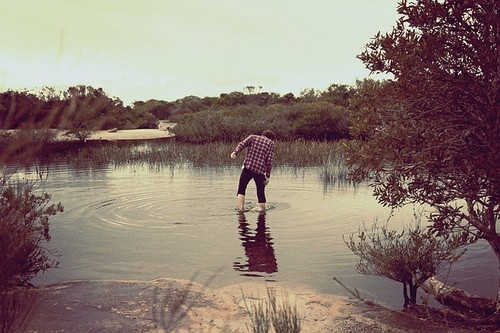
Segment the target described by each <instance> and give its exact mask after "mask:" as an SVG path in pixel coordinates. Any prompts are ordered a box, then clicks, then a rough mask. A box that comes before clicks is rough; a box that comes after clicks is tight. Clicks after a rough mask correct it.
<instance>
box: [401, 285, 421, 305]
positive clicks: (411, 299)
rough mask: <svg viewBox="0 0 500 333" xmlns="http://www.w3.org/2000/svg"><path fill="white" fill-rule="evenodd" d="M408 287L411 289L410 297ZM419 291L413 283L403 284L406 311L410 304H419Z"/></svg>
mask: <svg viewBox="0 0 500 333" xmlns="http://www.w3.org/2000/svg"><path fill="white" fill-rule="evenodd" d="M408 286H409V287H410V296H408ZM417 289H418V286H417V285H415V284H413V282H411V281H409V282H403V297H404V299H405V303H404V305H403V307H404V308H405V309H406V308H408V306H409V305H410V304H417Z"/></svg>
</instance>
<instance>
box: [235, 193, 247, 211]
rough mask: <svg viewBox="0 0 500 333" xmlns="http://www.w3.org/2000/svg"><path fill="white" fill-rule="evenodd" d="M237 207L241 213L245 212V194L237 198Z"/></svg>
mask: <svg viewBox="0 0 500 333" xmlns="http://www.w3.org/2000/svg"><path fill="white" fill-rule="evenodd" d="M236 206H237V207H238V209H239V211H240V212H242V211H244V210H245V196H244V195H243V194H238V196H237V197H236Z"/></svg>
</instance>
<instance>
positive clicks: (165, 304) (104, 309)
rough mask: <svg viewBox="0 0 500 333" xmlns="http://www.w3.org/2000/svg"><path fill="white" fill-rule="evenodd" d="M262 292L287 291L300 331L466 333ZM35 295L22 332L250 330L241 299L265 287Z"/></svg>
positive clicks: (166, 286) (252, 298) (62, 289)
mask: <svg viewBox="0 0 500 333" xmlns="http://www.w3.org/2000/svg"><path fill="white" fill-rule="evenodd" d="M267 287H272V288H274V289H275V290H276V293H277V299H278V302H279V300H280V299H283V298H281V297H282V294H283V291H284V290H286V298H285V299H287V300H288V301H289V302H290V304H292V305H296V306H297V311H298V313H299V315H300V316H301V318H302V327H303V329H302V331H301V332H304V333H312V332H319V333H321V332H341V333H342V332H356V333H368V332H370V333H382V332H391V333H400V332H470V330H460V329H447V328H446V327H445V326H444V325H437V324H436V323H431V322H430V321H427V320H423V319H418V318H416V317H414V316H411V315H409V314H406V313H403V312H399V311H392V310H388V309H386V308H383V307H380V306H377V305H373V304H366V303H362V302H359V301H355V300H351V299H348V298H346V297H342V296H335V295H322V294H317V293H315V292H314V291H312V290H309V289H307V288H305V287H297V286H293V287H292V286H287V285H283V284H272V285H267ZM186 291H187V292H186ZM36 293H37V298H36V303H35V306H34V309H33V311H32V313H31V319H30V322H29V324H28V327H27V332H40V333H43V332H149V333H156V332H251V331H250V330H249V329H247V325H250V319H249V317H248V315H247V313H246V310H245V304H244V297H243V295H245V299H246V301H247V302H256V301H258V300H259V299H266V298H267V292H266V285H265V284H264V283H245V284H238V285H231V286H227V287H224V288H220V289H209V288H204V287H203V286H201V285H198V284H191V283H190V281H184V280H173V279H159V280H155V281H149V282H144V281H75V282H68V283H62V284H57V285H50V286H44V287H41V288H38V289H37V291H36ZM176 306H178V307H179V310H176V311H174V310H172V311H169V309H173V308H175V307H176ZM249 327H250V326H249ZM271 332H272V330H271ZM483 332H484V331H483Z"/></svg>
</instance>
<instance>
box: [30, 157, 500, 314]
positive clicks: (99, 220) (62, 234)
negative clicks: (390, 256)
mask: <svg viewBox="0 0 500 333" xmlns="http://www.w3.org/2000/svg"><path fill="white" fill-rule="evenodd" d="M239 173H240V169H239V168H238V167H236V166H234V167H227V168H208V167H207V168H194V167H190V166H186V165H175V166H172V167H164V168H150V167H148V166H147V165H128V166H125V167H106V168H102V169H84V170H77V169H74V168H70V167H67V166H52V167H50V171H49V176H48V181H47V182H46V184H45V191H46V192H48V193H50V194H51V195H52V201H54V202H59V201H61V202H62V203H63V205H64V207H65V211H64V213H62V214H59V215H57V216H54V217H52V218H51V235H52V240H51V242H50V244H49V247H50V248H51V249H56V250H57V253H58V254H59V255H60V258H59V259H60V261H61V264H60V267H59V268H57V269H52V270H49V271H47V272H46V273H45V274H40V275H39V276H38V277H36V278H35V279H34V281H33V282H34V283H35V284H50V283H58V282H63V281H68V280H80V279H97V280H108V279H119V280H125V279H137V280H153V279H156V278H163V277H167V278H182V279H195V281H196V282H198V283H201V284H204V283H208V281H209V280H210V278H211V277H212V276H214V279H213V280H211V281H210V284H209V287H211V288H217V287H220V286H224V285H228V284H234V283H240V282H246V281H255V280H260V281H264V280H265V281H269V283H272V281H280V282H287V283H291V284H305V285H308V286H310V287H313V288H314V289H316V290H317V291H318V292H322V293H331V294H343V295H348V293H347V291H346V290H345V289H344V288H343V287H341V286H340V285H339V284H337V283H336V282H335V281H333V280H332V277H333V276H335V277H337V278H338V279H339V280H340V281H341V282H343V283H344V284H345V285H347V286H348V287H350V288H352V289H354V288H356V289H358V290H359V291H360V293H361V295H362V296H363V297H364V298H367V299H374V300H376V301H378V302H380V303H383V304H386V305H387V306H389V307H391V308H395V309H400V308H401V307H402V301H403V299H402V292H401V290H402V286H401V284H400V283H397V282H394V281H391V280H388V279H385V278H380V277H372V276H363V275H361V274H359V273H357V272H356V269H355V262H356V259H357V257H356V256H354V255H353V254H352V253H351V252H350V251H349V249H348V248H347V247H346V246H345V244H344V242H343V236H347V235H349V234H350V233H353V232H356V231H357V229H358V227H359V226H360V225H362V224H363V223H365V224H366V225H367V226H371V224H372V222H373V221H374V220H375V219H377V218H378V220H379V221H381V222H383V221H385V220H386V219H387V217H388V216H389V213H390V211H389V209H388V208H384V207H382V206H380V205H379V204H378V203H377V202H376V200H375V198H374V197H373V196H372V192H371V189H370V188H369V187H368V186H366V185H361V186H356V187H354V186H352V185H351V184H346V183H334V184H329V185H328V186H327V185H326V184H325V183H324V182H323V181H322V179H321V177H320V171H319V170H318V169H317V168H303V169H293V168H278V169H276V170H274V171H273V176H272V179H271V183H270V185H269V187H268V189H267V197H268V206H269V209H268V210H267V212H266V214H261V213H258V212H255V211H252V210H250V211H248V212H246V213H244V214H239V213H238V212H237V211H236V210H235V209H234V207H235V191H236V184H237V181H238V177H239ZM247 202H248V207H249V208H251V207H253V205H255V204H256V195H255V187H254V185H253V183H250V185H249V187H248V192H247ZM412 215H413V209H412V208H408V209H405V210H402V211H399V212H397V213H396V214H395V215H394V217H393V218H391V220H390V225H394V227H395V228H400V227H401V225H402V224H403V223H408V222H409V221H410V220H411V219H412ZM195 275H196V276H195ZM497 278H498V263H497V260H496V258H495V256H494V255H493V252H492V251H491V249H490V248H489V245H487V244H486V243H481V242H480V243H478V244H475V245H474V246H473V247H471V248H470V249H469V251H468V252H467V254H466V255H465V256H463V257H462V258H461V259H460V261H459V262H458V263H456V264H454V266H453V269H452V272H451V275H450V276H449V279H448V284H451V285H456V286H458V287H461V288H464V289H466V290H468V291H470V292H474V293H477V294H480V295H483V296H489V297H494V296H495V294H496V286H497Z"/></svg>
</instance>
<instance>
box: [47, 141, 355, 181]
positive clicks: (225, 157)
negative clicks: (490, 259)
mask: <svg viewBox="0 0 500 333" xmlns="http://www.w3.org/2000/svg"><path fill="white" fill-rule="evenodd" d="M236 145H237V142H235V143H223V142H215V143H204V144H189V143H179V142H176V141H175V139H167V140H150V141H147V140H146V141H135V142H134V141H123V142H87V143H84V144H80V143H78V144H75V145H74V146H60V147H59V149H57V147H55V148H52V149H50V151H49V152H48V153H47V152H43V153H42V154H40V156H39V160H40V161H42V162H45V163H54V162H58V163H65V164H69V165H72V164H73V165H75V164H77V165H88V166H94V165H95V166H102V165H105V164H114V165H123V164H129V163H147V164H149V165H163V166H164V165H170V164H175V163H189V164H191V165H193V166H197V167H198V166H200V167H203V166H212V167H213V166H216V167H220V166H231V165H234V164H235V163H240V162H241V161H242V160H243V154H242V155H241V156H240V157H238V159H237V160H236V161H233V160H231V159H230V158H229V155H230V154H231V152H232V151H233V150H234V148H235V147H236ZM344 147H345V144H344V143H343V142H342V141H339V142H317V141H304V140H297V141H287V142H283V141H277V142H276V154H275V161H274V167H278V168H279V167H297V168H302V167H322V168H323V173H322V174H323V176H322V178H324V179H325V180H331V179H332V177H333V176H332V175H339V174H341V173H344V171H345V170H347V169H346V167H345V163H344V153H343V150H344Z"/></svg>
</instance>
